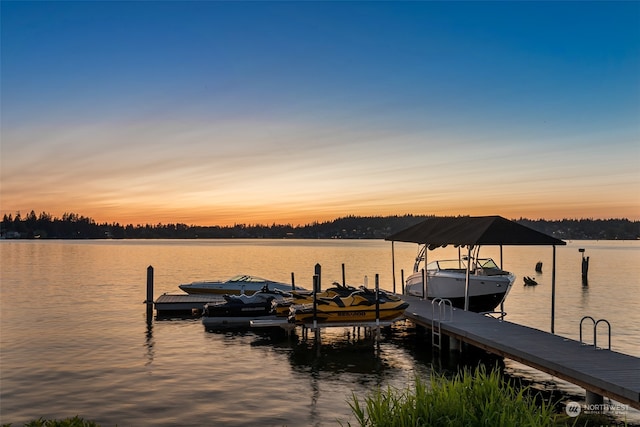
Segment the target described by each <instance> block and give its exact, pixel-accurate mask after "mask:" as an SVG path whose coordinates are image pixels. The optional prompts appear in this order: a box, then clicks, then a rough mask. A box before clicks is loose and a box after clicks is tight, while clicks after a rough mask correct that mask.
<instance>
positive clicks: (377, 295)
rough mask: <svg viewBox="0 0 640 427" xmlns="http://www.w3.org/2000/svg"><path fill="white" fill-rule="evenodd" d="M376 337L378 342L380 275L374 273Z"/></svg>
mask: <svg viewBox="0 0 640 427" xmlns="http://www.w3.org/2000/svg"><path fill="white" fill-rule="evenodd" d="M376 339H377V340H378V342H380V275H379V274H378V273H376Z"/></svg>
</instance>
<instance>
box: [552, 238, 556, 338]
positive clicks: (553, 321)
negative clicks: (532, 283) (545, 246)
mask: <svg viewBox="0 0 640 427" xmlns="http://www.w3.org/2000/svg"><path fill="white" fill-rule="evenodd" d="M555 320H556V245H553V267H552V268H551V333H552V334H554V335H555Z"/></svg>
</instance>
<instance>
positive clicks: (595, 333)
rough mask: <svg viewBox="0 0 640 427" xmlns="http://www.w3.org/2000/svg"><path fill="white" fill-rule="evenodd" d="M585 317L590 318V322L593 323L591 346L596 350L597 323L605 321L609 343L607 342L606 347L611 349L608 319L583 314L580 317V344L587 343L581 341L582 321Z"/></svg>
mask: <svg viewBox="0 0 640 427" xmlns="http://www.w3.org/2000/svg"><path fill="white" fill-rule="evenodd" d="M587 319H589V320H591V322H592V323H593V348H594V350H598V341H597V339H598V334H597V332H598V324H599V323H600V322H602V323H605V324H606V325H607V329H608V334H609V343H608V347H607V349H608V350H611V323H609V321H608V320H606V319H598V320H596V319H594V318H593V317H591V316H584V317H583V318H582V319H580V344H582V345H588V344H587V343H585V342H584V341H582V323H583V322H584V321H585V320H587Z"/></svg>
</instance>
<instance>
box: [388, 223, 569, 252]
mask: <svg viewBox="0 0 640 427" xmlns="http://www.w3.org/2000/svg"><path fill="white" fill-rule="evenodd" d="M385 240H389V241H393V242H410V243H418V244H425V245H428V248H429V249H435V248H438V247H444V246H447V245H454V246H477V245H480V246H482V245H554V246H555V245H566V244H567V243H566V242H564V241H563V240H560V239H556V238H555V237H551V236H549V235H547V234H544V233H541V232H539V231H536V230H533V229H532V228H529V227H526V226H524V225H520V224H518V223H517V222H514V221H510V220H508V219H506V218H503V217H501V216H497V215H496V216H458V217H437V216H434V217H432V218H428V219H426V220H424V221H422V222H420V223H418V224H416V225H413V226H411V227H409V228H406V229H404V230H402V231H399V232H397V233H395V234H392V235H390V236H387V237H386V238H385Z"/></svg>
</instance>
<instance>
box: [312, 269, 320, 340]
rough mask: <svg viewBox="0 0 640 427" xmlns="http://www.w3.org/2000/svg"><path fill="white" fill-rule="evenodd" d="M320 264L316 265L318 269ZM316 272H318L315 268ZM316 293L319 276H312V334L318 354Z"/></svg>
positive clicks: (318, 286) (318, 337) (318, 288)
mask: <svg viewBox="0 0 640 427" xmlns="http://www.w3.org/2000/svg"><path fill="white" fill-rule="evenodd" d="M319 266H320V264H316V267H319ZM316 271H319V270H318V269H317V268H316ZM318 292H320V276H319V275H317V274H314V275H313V332H314V336H315V345H316V346H318V353H320V329H319V328H318V315H317V313H318Z"/></svg>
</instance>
